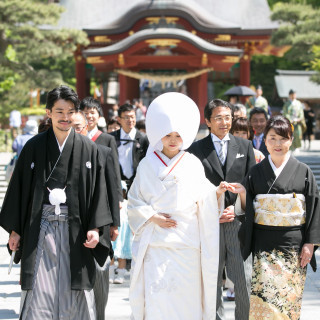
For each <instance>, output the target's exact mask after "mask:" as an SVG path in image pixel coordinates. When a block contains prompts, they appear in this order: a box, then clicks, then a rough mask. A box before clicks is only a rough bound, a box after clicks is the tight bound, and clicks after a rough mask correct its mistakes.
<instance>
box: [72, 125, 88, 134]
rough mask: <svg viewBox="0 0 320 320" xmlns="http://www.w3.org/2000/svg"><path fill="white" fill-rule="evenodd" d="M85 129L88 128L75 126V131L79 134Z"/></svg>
mask: <svg viewBox="0 0 320 320" xmlns="http://www.w3.org/2000/svg"><path fill="white" fill-rule="evenodd" d="M85 127H86V126H84V127H80V126H75V127H74V131H75V132H77V133H81V132H82V130H83V129H84V128H85Z"/></svg>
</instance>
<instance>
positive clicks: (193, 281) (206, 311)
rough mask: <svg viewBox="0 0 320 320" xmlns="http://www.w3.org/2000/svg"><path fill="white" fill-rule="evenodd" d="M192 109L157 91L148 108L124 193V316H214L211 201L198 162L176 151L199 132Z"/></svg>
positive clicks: (174, 319) (214, 207) (198, 319)
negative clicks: (128, 244) (130, 235)
mask: <svg viewBox="0 0 320 320" xmlns="http://www.w3.org/2000/svg"><path fill="white" fill-rule="evenodd" d="M199 122H200V115H199V110H198V108H197V106H196V104H195V103H194V102H193V101H192V100H191V99H190V98H188V97H187V96H185V95H183V94H180V93H165V94H163V95H161V96H159V97H158V98H156V99H155V100H154V101H153V102H152V103H151V105H150V107H149V109H148V113H147V117H146V130H147V135H148V139H149V141H150V147H149V150H148V154H147V156H146V157H145V158H144V159H143V160H142V161H141V162H140V164H139V167H138V169H137V175H136V178H135V180H134V182H133V184H132V186H131V189H130V191H129V195H128V217H129V224H130V227H131V229H132V231H133V232H134V241H133V245H132V270H131V286H130V304H131V308H132V319H134V320H143V319H147V320H148V319H152V320H157V319H159V320H167V319H170V320H178V319H179V320H202V319H215V316H216V291H217V273H218V265H219V263H218V262H219V261H218V260H219V208H218V202H217V198H218V199H219V202H220V201H221V200H223V198H224V197H223V196H220V195H222V194H223V193H224V192H225V191H226V188H228V184H227V183H226V182H222V183H221V184H220V186H219V187H218V188H216V187H214V186H213V185H212V184H211V183H210V182H209V181H208V180H207V179H206V177H205V173H204V169H203V166H202V164H201V162H200V161H199V160H198V159H197V158H196V157H195V156H193V155H191V154H190V153H188V152H185V151H183V150H185V149H187V148H188V147H189V146H190V144H191V143H192V142H193V140H194V138H195V136H196V133H197V131H198V128H199Z"/></svg>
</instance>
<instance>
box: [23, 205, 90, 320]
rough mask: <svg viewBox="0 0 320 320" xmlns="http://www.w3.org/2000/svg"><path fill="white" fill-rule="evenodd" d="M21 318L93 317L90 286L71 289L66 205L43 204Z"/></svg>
mask: <svg viewBox="0 0 320 320" xmlns="http://www.w3.org/2000/svg"><path fill="white" fill-rule="evenodd" d="M20 319H22V320H25V319H27V320H38V319H42V320H46V319H54V320H55V319H70V320H94V319H96V310H95V302H94V294H93V290H90V291H88V290H71V271H70V246H69V226H68V208H67V207H66V206H61V214H60V215H55V206H52V205H44V206H43V212H42V218H41V226H40V233H39V240H38V247H37V255H36V263H35V270H34V280H33V286H32V290H28V291H23V292H22V298H21V315H20Z"/></svg>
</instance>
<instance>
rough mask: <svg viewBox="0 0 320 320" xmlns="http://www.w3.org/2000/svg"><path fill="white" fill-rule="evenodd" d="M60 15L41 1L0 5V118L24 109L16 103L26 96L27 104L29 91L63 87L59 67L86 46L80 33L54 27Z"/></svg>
mask: <svg viewBox="0 0 320 320" xmlns="http://www.w3.org/2000/svg"><path fill="white" fill-rule="evenodd" d="M62 12H63V8H62V7H61V6H59V5H57V4H46V3H44V1H35V0H1V1H0V98H1V101H2V103H1V104H2V105H1V106H2V108H1V114H2V116H3V113H4V112H8V111H10V108H13V107H17V106H22V105H21V104H24V106H25V103H26V102H23V101H21V100H20V101H16V99H17V97H21V96H25V95H26V100H27V101H28V97H27V93H28V92H29V90H30V89H31V88H41V89H44V90H47V89H51V88H52V87H54V86H56V85H59V84H62V83H65V79H63V77H62V73H61V68H60V67H61V66H63V65H64V63H65V61H69V62H70V60H71V59H72V58H73V54H74V52H75V51H76V49H77V45H87V44H88V39H87V35H86V34H85V33H84V32H83V31H79V30H72V29H63V28H58V27H57V22H58V21H59V18H60V15H61V13H62ZM73 65H74V64H73ZM69 78H70V79H71V77H70V75H69ZM70 79H68V80H70ZM17 90H19V92H17ZM13 104H15V105H13Z"/></svg>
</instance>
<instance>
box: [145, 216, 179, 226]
mask: <svg viewBox="0 0 320 320" xmlns="http://www.w3.org/2000/svg"><path fill="white" fill-rule="evenodd" d="M170 218H171V216H170V215H169V214H166V213H156V214H155V215H153V216H152V217H151V218H150V221H152V222H153V223H155V224H157V225H158V226H159V227H161V228H175V227H176V226H177V222H176V221H175V220H172V219H170Z"/></svg>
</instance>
